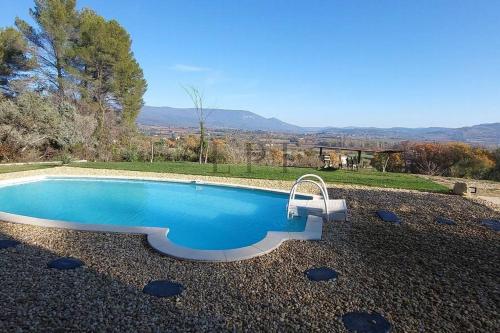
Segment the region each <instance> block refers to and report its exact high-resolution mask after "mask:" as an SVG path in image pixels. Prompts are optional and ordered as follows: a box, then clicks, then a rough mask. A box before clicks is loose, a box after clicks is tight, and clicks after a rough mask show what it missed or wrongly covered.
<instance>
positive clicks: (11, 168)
mask: <svg viewBox="0 0 500 333" xmlns="http://www.w3.org/2000/svg"><path fill="white" fill-rule="evenodd" d="M56 165H57V164H22V165H0V173H9V172H19V171H28V170H37V169H47V168H53V167H55V166H56Z"/></svg>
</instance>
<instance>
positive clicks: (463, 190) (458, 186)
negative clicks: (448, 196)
mask: <svg viewBox="0 0 500 333" xmlns="http://www.w3.org/2000/svg"><path fill="white" fill-rule="evenodd" d="M468 191H469V187H468V186H467V183H463V182H457V183H455V185H453V193H455V194H457V195H466V194H467V192H468Z"/></svg>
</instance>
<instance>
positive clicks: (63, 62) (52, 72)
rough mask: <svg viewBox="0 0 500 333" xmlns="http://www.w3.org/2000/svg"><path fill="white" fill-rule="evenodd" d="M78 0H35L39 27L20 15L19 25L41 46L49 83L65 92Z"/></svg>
mask: <svg viewBox="0 0 500 333" xmlns="http://www.w3.org/2000/svg"><path fill="white" fill-rule="evenodd" d="M75 5H76V0H35V7H34V8H33V9H30V14H31V17H33V20H34V21H35V22H36V23H37V25H38V29H36V28H35V27H32V26H30V25H29V24H28V23H27V22H25V21H23V20H21V19H19V18H16V26H17V27H18V29H19V30H20V31H21V32H22V33H23V34H24V36H25V37H26V39H27V40H28V41H29V42H30V43H31V44H32V45H33V46H35V47H36V48H37V51H38V52H37V57H38V62H39V64H40V69H41V74H42V75H43V76H44V77H45V79H46V80H47V83H48V84H47V86H48V88H49V89H51V90H56V91H57V92H58V93H59V95H60V96H62V97H63V96H65V93H66V89H67V82H68V80H69V76H68V56H69V52H70V50H71V49H72V40H73V39H74V37H75V35H76V30H75V27H76V24H77V17H78V16H77V11H76V9H75Z"/></svg>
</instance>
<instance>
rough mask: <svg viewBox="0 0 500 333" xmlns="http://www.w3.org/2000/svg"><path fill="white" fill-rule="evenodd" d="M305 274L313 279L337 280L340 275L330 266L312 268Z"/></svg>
mask: <svg viewBox="0 0 500 333" xmlns="http://www.w3.org/2000/svg"><path fill="white" fill-rule="evenodd" d="M305 274H306V276H307V278H308V279H309V280H311V281H327V280H336V279H337V277H338V276H339V273H337V272H336V271H334V270H333V269H330V268H328V267H319V268H311V269H308V270H307V271H305Z"/></svg>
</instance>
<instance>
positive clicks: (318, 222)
mask: <svg viewBox="0 0 500 333" xmlns="http://www.w3.org/2000/svg"><path fill="white" fill-rule="evenodd" d="M68 178H71V179H109V180H123V181H157V182H173V183H187V184H193V183H194V184H200V185H210V186H225V187H233V188H243V189H252V190H259V191H267V192H275V193H288V192H287V191H284V190H270V189H266V188H261V187H256V186H243V185H237V184H221V183H215V182H204V181H196V180H192V181H189V180H179V179H164V178H153V177H127V178H124V177H115V176H91V177H88V176H87V177H86V176H72V175H60V176H32V177H22V178H16V179H9V180H2V181H0V187H4V186H10V185H18V184H24V183H31V182H36V181H41V180H45V179H68ZM300 195H304V196H308V197H313V198H316V197H317V196H316V195H311V194H300ZM0 220H1V221H6V222H12V223H19V224H26V225H36V226H42V227H48V228H61V229H72V230H79V231H99V232H116V233H130V234H145V235H147V240H148V243H149V245H151V246H152V247H153V248H154V249H155V250H157V251H159V252H161V253H163V254H166V255H169V256H172V257H175V258H179V259H187V260H195V261H209V262H231V261H238V260H245V259H250V258H253V257H257V256H261V255H264V254H266V253H269V252H271V251H273V250H275V249H276V248H278V247H279V246H280V245H281V244H282V243H283V242H284V241H286V240H291V239H296V240H320V239H321V235H322V230H323V218H321V217H319V216H314V215H308V217H307V221H306V226H305V229H304V231H302V232H287V231H268V232H267V234H266V237H264V239H262V240H261V241H259V242H257V243H255V244H252V245H249V246H245V247H241V248H236V249H230V250H197V249H193V248H189V247H184V246H180V245H177V244H175V243H173V242H172V241H171V240H169V239H168V232H169V229H168V228H157V227H124V226H116V225H106V224H87V223H75V222H65V221H58V220H49V219H41V218H36V217H29V216H23V215H16V214H11V213H6V212H0Z"/></svg>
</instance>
